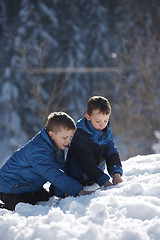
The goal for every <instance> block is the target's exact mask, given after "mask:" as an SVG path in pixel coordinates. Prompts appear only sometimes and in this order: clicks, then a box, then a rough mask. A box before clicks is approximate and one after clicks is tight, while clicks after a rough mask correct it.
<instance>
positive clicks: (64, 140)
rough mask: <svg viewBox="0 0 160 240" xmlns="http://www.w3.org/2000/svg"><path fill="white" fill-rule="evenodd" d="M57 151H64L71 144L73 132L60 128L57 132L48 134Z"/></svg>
mask: <svg viewBox="0 0 160 240" xmlns="http://www.w3.org/2000/svg"><path fill="white" fill-rule="evenodd" d="M48 133H49V135H50V137H51V138H52V140H53V141H54V142H55V144H56V147H57V148H58V149H61V150H64V149H65V148H66V147H67V146H68V145H69V144H70V142H71V139H72V136H73V134H74V130H67V129H64V128H60V130H59V131H57V132H52V131H49V132H48Z"/></svg>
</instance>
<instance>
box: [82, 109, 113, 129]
mask: <svg viewBox="0 0 160 240" xmlns="http://www.w3.org/2000/svg"><path fill="white" fill-rule="evenodd" d="M85 117H86V119H87V120H89V121H90V122H91V124H92V126H93V127H94V128H95V129H97V130H99V131H102V130H103V129H104V128H105V127H106V126H107V124H108V121H109V117H110V114H108V115H107V114H103V113H101V112H100V111H99V109H95V110H93V112H92V114H91V115H88V114H87V113H86V114H85Z"/></svg>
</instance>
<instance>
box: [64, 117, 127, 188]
mask: <svg viewBox="0 0 160 240" xmlns="http://www.w3.org/2000/svg"><path fill="white" fill-rule="evenodd" d="M105 164H106V165H107V170H108V172H109V175H110V176H111V177H113V175H114V173H120V174H121V175H122V174H123V170H122V165H121V161H120V156H119V153H118V149H117V148H116V146H115V143H114V137H113V134H112V131H111V129H110V123H109V122H108V125H107V127H106V128H105V129H104V130H103V131H99V130H97V129H95V128H94V127H93V126H92V124H91V123H90V121H88V120H87V119H86V118H85V117H84V118H83V119H80V120H79V121H78V122H77V130H76V133H75V135H74V137H73V139H72V141H71V146H70V148H69V151H68V155H67V162H66V166H67V174H68V175H69V176H71V177H73V178H74V179H76V180H77V181H79V182H80V183H82V184H83V183H85V182H86V181H87V182H89V181H91V182H92V181H93V182H96V183H98V184H99V185H100V186H102V185H103V184H104V183H105V182H106V181H107V180H109V178H110V177H109V176H108V175H107V174H105V173H104V169H105Z"/></svg>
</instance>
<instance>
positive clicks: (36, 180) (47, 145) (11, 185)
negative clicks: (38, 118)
mask: <svg viewBox="0 0 160 240" xmlns="http://www.w3.org/2000/svg"><path fill="white" fill-rule="evenodd" d="M75 130H76V125H75V122H74V120H73V119H72V118H71V117H70V116H69V115H67V114H66V113H64V112H54V113H51V114H50V115H49V116H48V120H47V123H46V125H45V127H44V128H43V129H42V131H41V132H39V133H38V134H37V135H36V136H35V137H34V138H33V139H31V140H30V141H29V142H28V143H27V144H26V145H25V146H23V147H22V148H21V149H19V150H17V151H16V152H15V153H14V154H13V155H12V156H11V157H10V158H9V159H8V161H7V162H6V163H5V164H4V165H3V166H2V168H1V169H0V199H1V200H2V201H3V203H4V204H1V207H2V208H6V209H8V210H14V209H15V206H16V204H17V203H19V202H25V203H30V204H33V205H34V204H36V203H37V202H38V201H48V200H49V197H50V196H53V195H56V196H58V197H64V196H65V193H66V194H67V195H72V196H77V195H79V196H80V195H88V194H91V193H92V192H86V191H84V190H83V186H82V185H81V184H80V183H78V182H77V181H75V180H74V179H73V178H71V177H69V176H67V175H66V174H65V161H64V149H65V148H66V147H67V145H68V144H69V143H70V141H71V138H72V136H73V134H74V132H75ZM46 182H50V183H51V188H50V191H46V190H45V189H44V188H43V185H44V184H45V183H46Z"/></svg>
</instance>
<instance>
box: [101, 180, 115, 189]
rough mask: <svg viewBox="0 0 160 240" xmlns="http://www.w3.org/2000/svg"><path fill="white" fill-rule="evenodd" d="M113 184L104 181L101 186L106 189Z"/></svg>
mask: <svg viewBox="0 0 160 240" xmlns="http://www.w3.org/2000/svg"><path fill="white" fill-rule="evenodd" d="M112 185H113V184H112V183H111V182H110V181H106V182H105V183H104V184H103V186H104V187H105V188H106V187H109V186H112Z"/></svg>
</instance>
